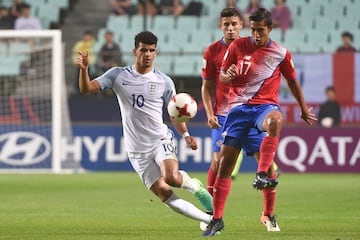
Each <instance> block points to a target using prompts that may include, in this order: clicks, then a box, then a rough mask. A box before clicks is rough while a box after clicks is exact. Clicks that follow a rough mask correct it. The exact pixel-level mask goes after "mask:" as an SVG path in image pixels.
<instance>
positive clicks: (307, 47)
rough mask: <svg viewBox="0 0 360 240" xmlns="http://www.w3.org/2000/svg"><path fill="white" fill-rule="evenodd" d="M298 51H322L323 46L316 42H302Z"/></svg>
mask: <svg viewBox="0 0 360 240" xmlns="http://www.w3.org/2000/svg"><path fill="white" fill-rule="evenodd" d="M297 52H299V53H320V52H321V48H320V46H319V45H317V44H314V43H305V44H301V45H300V46H299V49H298V51H297Z"/></svg>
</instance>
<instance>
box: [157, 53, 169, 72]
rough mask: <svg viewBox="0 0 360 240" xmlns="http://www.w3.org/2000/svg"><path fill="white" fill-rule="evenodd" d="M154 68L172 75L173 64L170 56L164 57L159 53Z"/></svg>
mask: <svg viewBox="0 0 360 240" xmlns="http://www.w3.org/2000/svg"><path fill="white" fill-rule="evenodd" d="M154 66H155V67H156V68H157V69H159V70H160V71H162V72H164V73H166V74H169V75H172V74H173V71H174V69H173V68H174V63H173V58H172V56H171V55H165V54H161V53H160V54H159V55H157V56H156V58H155V61H154Z"/></svg>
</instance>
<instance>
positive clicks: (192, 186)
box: [179, 170, 199, 193]
mask: <svg viewBox="0 0 360 240" xmlns="http://www.w3.org/2000/svg"><path fill="white" fill-rule="evenodd" d="M179 173H180V174H181V176H182V183H181V188H184V189H186V190H188V191H189V192H191V193H195V192H197V191H198V190H199V184H198V183H197V182H195V181H194V180H192V179H191V177H190V176H189V175H188V174H187V173H186V172H185V171H183V170H179Z"/></svg>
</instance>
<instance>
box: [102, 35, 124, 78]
mask: <svg viewBox="0 0 360 240" xmlns="http://www.w3.org/2000/svg"><path fill="white" fill-rule="evenodd" d="M104 37H105V43H104V45H103V46H102V47H101V50H100V52H99V53H98V57H97V58H98V60H97V68H98V71H99V72H101V74H102V73H104V72H106V71H107V70H108V69H110V68H112V67H120V66H123V63H122V53H121V49H120V47H119V45H118V44H116V43H115V42H114V34H113V32H111V31H107V32H106V33H105V35H104Z"/></svg>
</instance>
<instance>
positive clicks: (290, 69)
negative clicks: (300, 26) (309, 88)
mask: <svg viewBox="0 0 360 240" xmlns="http://www.w3.org/2000/svg"><path fill="white" fill-rule="evenodd" d="M280 71H281V73H282V74H283V75H284V77H285V79H286V81H287V84H288V86H289V88H290V91H291V93H292V94H293V96H294V97H295V99H296V101H297V102H298V104H299V106H300V109H301V118H302V119H303V120H304V121H305V122H307V123H308V124H310V125H312V121H317V119H316V116H315V114H314V113H312V112H311V110H312V109H313V108H312V107H310V108H308V106H307V105H306V103H305V100H304V95H303V92H302V89H301V86H300V83H299V81H298V80H297V79H296V73H295V68H294V64H293V62H292V59H291V55H290V53H289V52H286V56H285V59H284V60H283V61H282V62H281V64H280Z"/></svg>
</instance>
